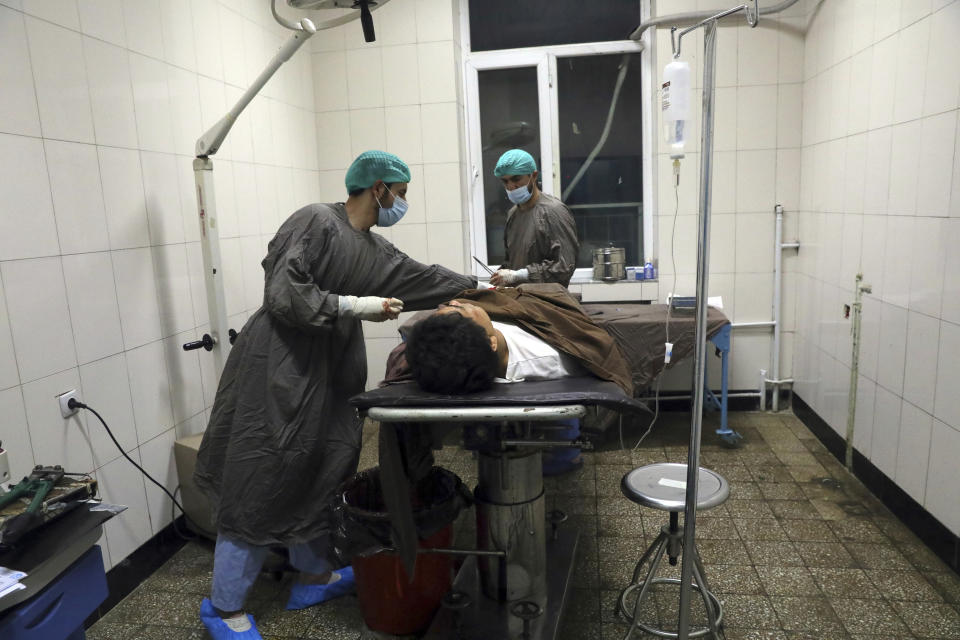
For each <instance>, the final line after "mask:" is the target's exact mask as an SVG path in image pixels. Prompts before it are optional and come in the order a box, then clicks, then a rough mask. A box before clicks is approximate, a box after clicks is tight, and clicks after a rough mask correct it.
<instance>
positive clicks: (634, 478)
mask: <svg viewBox="0 0 960 640" xmlns="http://www.w3.org/2000/svg"><path fill="white" fill-rule="evenodd" d="M620 490H621V491H622V492H623V495H624V496H626V497H627V498H628V499H629V500H631V501H632V502H636V503H637V504H639V505H643V506H645V507H651V508H653V509H660V510H661V511H683V510H684V505H686V502H687V465H686V464H682V463H678V462H658V463H655V464H648V465H646V466H643V467H637V468H636V469H634V470H633V471H630V472H629V473H627V474H626V475H625V476H623V480H621V481H620ZM729 495H730V485H729V484H727V481H726V480H725V479H724V478H723V476H721V475H719V474H717V473H715V472H713V471H710V470H709V469H704V468H703V467H700V475H699V478H698V480H697V509H699V510H706V509H712V508H713V507H716V506H718V505H721V504H723V503H724V502H725V501H726V500H727V498H728V497H729Z"/></svg>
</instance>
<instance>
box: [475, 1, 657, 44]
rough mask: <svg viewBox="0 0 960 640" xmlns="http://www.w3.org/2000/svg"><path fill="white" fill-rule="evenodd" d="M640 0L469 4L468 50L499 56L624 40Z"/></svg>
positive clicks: (636, 20) (634, 23) (637, 14)
mask: <svg viewBox="0 0 960 640" xmlns="http://www.w3.org/2000/svg"><path fill="white" fill-rule="evenodd" d="M638 24H640V3H639V2H638V1H637V0H589V1H584V0H470V48H471V50H473V51H495V50H497V49H517V48H519V47H542V46H546V45H555V44H578V43H582V42H609V41H612V40H625V39H626V38H627V37H629V35H630V32H631V31H632V30H633V28H634V27H636V26H637V25H638Z"/></svg>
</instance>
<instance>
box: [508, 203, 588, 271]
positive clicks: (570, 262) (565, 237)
mask: <svg viewBox="0 0 960 640" xmlns="http://www.w3.org/2000/svg"><path fill="white" fill-rule="evenodd" d="M504 244H505V245H506V250H507V259H506V261H505V262H504V263H503V264H502V265H500V266H501V267H503V268H505V269H528V270H529V272H530V282H559V283H560V284H562V285H563V286H567V285H568V284H570V278H571V277H573V271H574V269H576V268H577V252H578V251H579V250H580V243H579V242H578V241H577V225H576V223H575V222H574V220H573V215H572V214H571V213H570V210H569V209H567V205H565V204H563V202H562V201H561V200H560V199H559V198H555V197H553V196H551V195H549V194H547V193H543V192H542V191H541V192H540V197H539V199H538V200H537V202H536V204H534V205H533V207H531V208H530V209H528V210H527V211H521V210H520V209H519V208H517V207H514V208H513V209H511V210H510V213H509V217H508V218H507V226H506V229H504Z"/></svg>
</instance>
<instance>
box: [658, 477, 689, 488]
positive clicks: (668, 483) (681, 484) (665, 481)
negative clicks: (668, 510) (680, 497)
mask: <svg viewBox="0 0 960 640" xmlns="http://www.w3.org/2000/svg"><path fill="white" fill-rule="evenodd" d="M659 484H662V485H663V486H665V487H673V488H674V489H686V488H687V483H686V481H684V480H671V479H670V478H660V483H659Z"/></svg>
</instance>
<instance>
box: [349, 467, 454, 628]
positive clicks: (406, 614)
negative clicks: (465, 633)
mask: <svg viewBox="0 0 960 640" xmlns="http://www.w3.org/2000/svg"><path fill="white" fill-rule="evenodd" d="M338 494H339V496H340V498H339V499H338V501H337V506H336V509H335V514H336V516H335V517H336V522H337V530H336V534H335V544H336V547H337V552H338V554H340V556H341V557H342V558H343V559H344V560H349V561H350V562H351V563H352V565H353V574H354V577H355V579H356V583H357V597H358V598H359V600H360V612H361V614H362V615H363V620H364V622H365V623H366V624H367V626H368V627H369V628H370V629H373V630H374V631H381V632H384V633H390V634H394V635H408V634H413V633H417V632H419V631H422V630H424V629H426V627H427V626H428V625H429V624H430V621H431V620H432V619H433V616H434V614H435V613H436V610H437V609H438V608H439V606H440V601H441V599H442V598H443V596H444V595H445V594H446V593H447V591H449V590H450V586H451V578H452V573H453V561H454V559H453V557H452V556H449V555H445V554H419V555H418V556H417V560H416V566H415V569H414V578H413V581H411V580H410V579H409V576H408V575H407V572H406V569H405V568H404V566H403V563H402V562H401V560H400V557H399V556H398V555H397V554H396V553H392V551H391V550H392V549H393V548H395V544H394V541H393V539H392V529H391V526H390V519H389V516H388V514H387V513H386V506H385V504H384V500H383V492H382V490H381V484H380V469H379V468H378V467H374V468H373V469H367V470H366V471H361V472H359V473H357V474H356V475H355V476H353V478H351V479H350V480H348V481H347V482H345V483H344V484H343V485H342V486H341V487H340V490H339V492H338ZM469 496H470V493H469V491H468V490H467V489H466V487H465V486H464V484H463V482H462V481H461V480H460V478H458V477H457V476H456V474H454V473H452V472H450V471H448V470H446V469H443V468H440V467H433V468H432V469H431V470H430V473H428V474H427V476H426V477H425V478H424V479H423V480H421V481H420V482H419V483H418V484H417V486H416V487H414V488H412V489H411V493H410V502H411V504H412V505H413V511H414V514H413V516H414V522H415V523H416V527H417V537H418V539H419V545H420V547H421V548H443V547H449V546H450V545H451V544H452V542H453V522H454V521H455V520H456V518H457V515H458V514H459V513H460V510H461V509H462V508H463V507H464V506H465V505H467V504H468V503H469Z"/></svg>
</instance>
